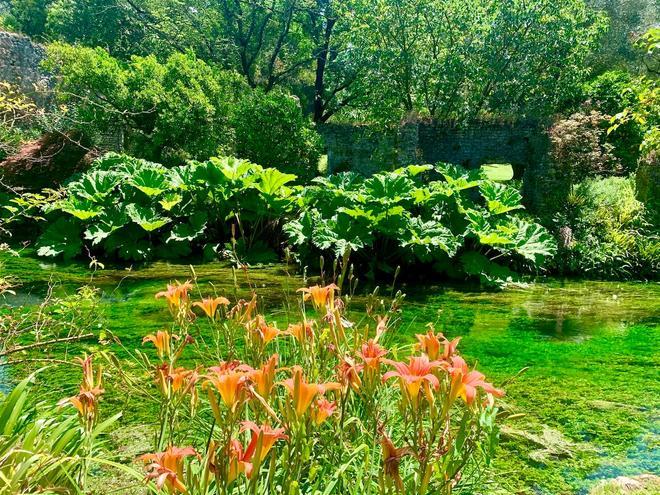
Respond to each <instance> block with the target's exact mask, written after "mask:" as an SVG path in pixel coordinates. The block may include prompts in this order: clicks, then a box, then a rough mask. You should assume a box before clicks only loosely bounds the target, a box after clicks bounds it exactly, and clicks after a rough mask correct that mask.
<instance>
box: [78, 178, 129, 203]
mask: <svg viewBox="0 0 660 495" xmlns="http://www.w3.org/2000/svg"><path fill="white" fill-rule="evenodd" d="M120 181H121V176H120V175H119V174H118V173H116V172H114V171H108V170H92V171H90V172H89V173H87V174H85V175H83V176H82V178H81V179H80V180H78V181H76V182H72V183H71V184H69V186H68V187H67V189H68V192H69V195H71V196H73V197H77V198H81V199H85V200H88V201H91V202H93V203H100V202H101V201H103V200H105V199H106V198H107V197H108V195H110V194H111V193H112V192H113V191H114V189H115V187H116V186H117V184H119V182H120Z"/></svg>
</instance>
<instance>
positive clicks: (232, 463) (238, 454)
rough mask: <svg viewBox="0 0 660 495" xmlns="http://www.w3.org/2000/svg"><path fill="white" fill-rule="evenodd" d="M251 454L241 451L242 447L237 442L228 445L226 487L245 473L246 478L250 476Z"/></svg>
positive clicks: (233, 441)
mask: <svg viewBox="0 0 660 495" xmlns="http://www.w3.org/2000/svg"><path fill="white" fill-rule="evenodd" d="M251 459H252V452H249V451H247V450H246V451H243V446H242V445H241V443H240V442H239V441H238V440H232V441H231V442H230V443H229V469H228V472H227V485H230V484H232V483H233V482H234V480H235V479H236V478H238V475H239V474H241V473H245V476H247V477H248V478H249V477H250V476H251V475H252V463H251V462H250V460H251Z"/></svg>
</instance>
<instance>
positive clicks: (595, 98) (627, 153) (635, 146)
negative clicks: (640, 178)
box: [584, 71, 643, 172]
mask: <svg viewBox="0 0 660 495" xmlns="http://www.w3.org/2000/svg"><path fill="white" fill-rule="evenodd" d="M638 84H639V83H638V81H637V79H635V78H634V77H633V76H632V74H630V73H629V72H624V71H608V72H605V73H603V74H601V75H599V76H598V77H597V78H595V79H594V80H592V81H590V82H589V83H588V84H587V85H585V88H584V98H586V99H587V103H588V105H589V106H590V107H592V108H594V109H596V110H598V111H599V112H601V113H603V114H605V115H617V114H619V113H620V112H622V111H624V109H626V108H630V107H631V106H633V105H635V104H636V99H637V97H636V88H637V86H638ZM642 139H643V130H642V127H641V126H640V124H639V123H638V122H636V121H634V120H632V119H631V120H629V121H627V122H625V123H622V125H619V126H618V127H617V128H616V130H615V131H614V132H612V131H609V130H608V135H607V142H608V143H610V144H611V145H612V146H613V149H612V153H613V154H614V156H616V157H617V158H618V159H619V160H620V161H621V164H622V166H623V169H624V170H625V171H627V172H632V171H634V170H635V167H636V165H637V160H638V159H639V155H640V151H639V147H640V144H641V143H642Z"/></svg>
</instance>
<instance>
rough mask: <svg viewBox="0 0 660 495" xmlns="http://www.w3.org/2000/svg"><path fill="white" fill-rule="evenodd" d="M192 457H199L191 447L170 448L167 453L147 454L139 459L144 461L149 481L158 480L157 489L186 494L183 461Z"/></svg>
mask: <svg viewBox="0 0 660 495" xmlns="http://www.w3.org/2000/svg"><path fill="white" fill-rule="evenodd" d="M190 455H197V452H195V450H194V449H192V448H191V447H187V448H179V447H172V446H170V447H168V448H167V449H166V450H165V452H158V453H155V454H145V455H142V456H140V457H138V459H139V460H141V461H144V462H145V464H146V466H145V469H146V471H147V475H146V479H147V480H156V487H157V488H158V489H159V490H161V489H162V488H163V486H164V487H166V488H167V491H168V493H170V494H175V493H186V492H187V490H186V487H185V485H184V484H183V482H182V481H181V480H182V479H183V459H184V458H185V457H187V456H190Z"/></svg>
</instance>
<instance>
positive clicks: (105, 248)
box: [37, 154, 555, 281]
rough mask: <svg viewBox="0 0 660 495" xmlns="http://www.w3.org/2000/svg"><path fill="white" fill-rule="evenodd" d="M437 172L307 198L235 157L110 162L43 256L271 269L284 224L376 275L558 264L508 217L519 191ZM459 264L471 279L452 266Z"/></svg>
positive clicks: (49, 238)
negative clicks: (185, 260)
mask: <svg viewBox="0 0 660 495" xmlns="http://www.w3.org/2000/svg"><path fill="white" fill-rule="evenodd" d="M432 168H433V167H431V166H419V165H415V166H410V167H407V168H403V169H399V170H397V171H395V172H387V173H381V174H377V175H375V176H374V177H372V178H370V179H364V178H362V177H359V176H357V175H355V174H351V173H344V174H339V175H336V176H331V177H330V178H318V179H315V181H314V183H313V184H312V185H310V186H308V187H305V188H302V187H300V186H294V187H292V186H290V185H289V184H291V183H292V182H293V181H294V180H295V179H296V176H295V175H292V174H284V173H282V172H280V171H278V170H277V169H273V168H263V167H261V166H259V165H255V164H253V163H250V162H247V161H243V160H237V159H234V158H221V159H218V158H212V159H211V160H209V161H207V162H203V163H200V162H190V163H188V164H187V165H183V166H179V167H174V168H171V169H166V168H165V167H163V166H162V165H159V164H155V163H151V162H146V161H144V160H139V159H136V158H131V157H127V156H124V155H117V154H108V155H106V156H105V157H104V158H102V159H100V160H99V161H97V162H96V163H95V165H94V166H93V167H92V169H91V170H90V171H89V172H87V173H85V174H83V175H82V176H80V177H79V178H77V179H76V180H73V181H71V182H70V183H69V184H68V186H67V190H66V193H67V194H66V197H65V198H63V199H60V200H58V201H55V202H53V203H52V204H51V205H49V206H47V207H46V208H45V211H46V213H47V215H48V217H49V220H50V223H49V226H48V228H47V229H46V231H45V232H44V233H43V235H42V236H41V237H40V239H39V241H38V243H37V246H38V254H39V255H41V256H64V257H68V258H70V257H74V256H76V255H78V254H79V253H80V252H81V250H82V249H83V246H84V245H87V246H89V247H90V248H91V249H92V251H98V250H100V251H102V252H104V253H105V255H108V256H113V255H116V256H118V257H120V258H122V259H126V260H145V259H149V258H152V257H182V256H187V255H189V254H191V253H200V252H201V253H204V254H205V255H207V256H215V255H216V254H217V253H219V252H221V251H223V249H224V248H226V247H229V248H231V249H230V250H231V251H234V252H236V251H238V254H242V255H245V254H247V253H250V254H251V255H252V256H255V255H257V254H258V255H262V254H265V255H266V259H268V260H271V261H272V260H274V259H276V258H274V257H273V256H272V254H268V253H269V252H270V253H273V251H272V249H273V248H275V249H277V248H278V247H279V246H280V245H281V241H282V239H281V238H280V236H281V232H282V226H283V224H284V223H285V222H287V223H286V225H284V230H285V232H286V235H287V237H288V239H289V242H290V243H291V244H293V245H294V246H295V247H296V248H298V249H299V250H300V251H301V253H302V255H303V256H306V255H309V254H311V253H318V252H319V251H321V252H327V253H330V254H331V255H333V256H336V257H338V258H342V259H343V258H348V257H350V255H351V253H354V254H355V255H356V256H354V257H353V258H354V259H355V261H360V260H363V261H364V260H368V261H369V265H370V267H371V269H372V274H375V273H376V272H379V271H383V270H384V271H388V270H392V269H393V268H394V266H396V264H408V263H410V264H413V263H416V262H421V263H427V264H433V265H435V267H436V268H437V269H438V270H445V271H448V272H450V273H454V274H457V275H463V274H464V272H467V273H468V274H469V275H474V276H481V275H484V276H485V277H486V279H487V280H489V281H497V280H500V279H502V277H499V276H495V275H492V276H491V275H488V273H490V272H493V273H494V271H497V272H498V274H502V273H504V272H506V274H507V276H505V277H503V279H506V278H509V277H512V276H513V273H512V272H508V270H504V271H502V267H501V266H498V265H496V264H494V263H492V262H491V261H490V260H489V258H488V257H486V256H484V255H486V254H488V255H489V256H490V257H492V258H498V259H499V260H500V261H504V262H505V263H507V264H510V265H511V266H514V267H516V268H527V267H540V266H542V265H543V263H544V262H545V260H546V258H547V257H550V256H552V255H553V254H554V251H555V245H554V242H553V241H552V238H551V236H550V235H549V234H548V232H547V231H546V230H545V229H544V228H543V227H541V226H540V225H538V224H536V223H534V222H530V221H528V220H526V219H525V218H524V217H523V216H522V215H512V214H511V212H513V211H515V210H520V209H522V208H523V207H522V205H521V204H520V201H521V196H520V194H519V192H518V191H517V190H516V189H514V188H512V187H508V186H505V185H502V184H498V183H496V182H493V181H491V180H488V179H486V178H485V177H484V176H483V175H482V174H481V172H480V171H473V172H467V171H465V170H464V169H462V168H460V167H449V166H441V167H438V170H439V171H440V172H441V173H442V177H443V180H433V181H430V182H423V181H422V180H421V179H420V174H421V173H423V172H425V171H429V170H430V169H432ZM436 173H437V172H436ZM234 239H235V240H236V241H237V242H236V243H233V244H232V245H231V246H225V245H224V244H223V243H228V242H229V241H232V242H233V240H234ZM266 247H269V248H271V250H270V251H265V252H264V248H266ZM470 252H476V253H477V254H479V256H476V255H475V254H468V253H470ZM459 257H460V260H461V263H462V264H461V265H460V266H461V267H462V269H457V268H456V267H457V265H456V263H455V262H454V260H455V259H459ZM345 261H346V260H345ZM344 267H346V263H344ZM490 279H492V280H490Z"/></svg>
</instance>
